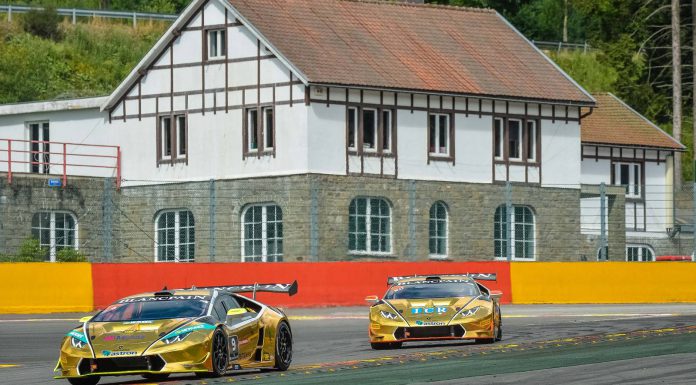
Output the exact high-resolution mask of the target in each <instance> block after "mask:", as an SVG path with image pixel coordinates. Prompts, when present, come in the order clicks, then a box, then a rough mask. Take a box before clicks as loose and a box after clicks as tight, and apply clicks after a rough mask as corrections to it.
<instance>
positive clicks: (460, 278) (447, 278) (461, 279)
mask: <svg viewBox="0 0 696 385" xmlns="http://www.w3.org/2000/svg"><path fill="white" fill-rule="evenodd" d="M425 282H427V283H429V284H432V283H451V282H456V283H465V282H474V279H473V278H471V277H468V276H466V275H438V276H417V277H408V278H403V279H399V280H398V281H397V282H395V283H394V286H398V285H413V284H417V283H425Z"/></svg>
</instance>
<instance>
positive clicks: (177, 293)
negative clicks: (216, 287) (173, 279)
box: [123, 289, 213, 299]
mask: <svg viewBox="0 0 696 385" xmlns="http://www.w3.org/2000/svg"><path fill="white" fill-rule="evenodd" d="M164 291H166V292H168V293H171V295H172V296H173V297H188V296H211V295H212V294H213V289H177V290H164ZM158 293H162V292H149V293H139V294H134V295H131V296H128V297H125V298H123V299H129V298H143V297H157V296H161V294H158ZM182 299H185V298H182ZM191 299H193V298H191Z"/></svg>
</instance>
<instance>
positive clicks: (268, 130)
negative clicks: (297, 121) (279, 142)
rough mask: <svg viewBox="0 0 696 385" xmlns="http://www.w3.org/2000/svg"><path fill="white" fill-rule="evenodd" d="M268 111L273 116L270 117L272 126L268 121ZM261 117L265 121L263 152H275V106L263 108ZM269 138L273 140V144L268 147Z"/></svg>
mask: <svg viewBox="0 0 696 385" xmlns="http://www.w3.org/2000/svg"><path fill="white" fill-rule="evenodd" d="M268 111H270V113H271V116H270V125H269V124H268V123H269V119H268ZM261 116H262V120H263V150H264V151H266V150H271V151H272V150H273V148H275V139H276V138H275V135H273V134H274V132H273V126H274V125H275V111H274V109H273V106H266V107H261ZM268 138H272V139H273V140H272V143H271V145H270V146H269V145H268Z"/></svg>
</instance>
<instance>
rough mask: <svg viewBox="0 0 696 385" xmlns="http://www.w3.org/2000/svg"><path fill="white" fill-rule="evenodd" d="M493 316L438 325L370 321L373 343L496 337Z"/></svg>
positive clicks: (371, 340)
mask: <svg viewBox="0 0 696 385" xmlns="http://www.w3.org/2000/svg"><path fill="white" fill-rule="evenodd" d="M493 326H494V324H493V317H487V318H484V319H480V320H475V321H471V322H459V323H452V324H444V325H436V326H419V325H409V324H407V323H405V322H403V323H388V324H385V323H380V322H370V326H369V337H370V342H371V343H381V342H384V343H388V342H408V341H443V340H463V339H484V338H494V337H495V332H494V327H493Z"/></svg>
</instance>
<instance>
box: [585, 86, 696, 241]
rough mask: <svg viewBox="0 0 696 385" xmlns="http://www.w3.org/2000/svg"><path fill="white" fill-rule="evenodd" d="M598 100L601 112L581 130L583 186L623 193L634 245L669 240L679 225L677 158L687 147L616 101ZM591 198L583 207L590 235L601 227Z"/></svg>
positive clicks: (610, 97)
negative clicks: (636, 241) (675, 186)
mask: <svg viewBox="0 0 696 385" xmlns="http://www.w3.org/2000/svg"><path fill="white" fill-rule="evenodd" d="M595 98H596V99H597V107H598V108H597V109H596V110H595V111H594V113H593V114H592V115H591V116H589V117H588V118H587V119H585V120H583V124H582V183H584V184H587V185H595V186H596V185H599V184H601V183H604V184H605V185H607V186H622V187H623V188H624V191H622V192H623V193H624V199H625V215H626V222H625V226H626V231H627V239H628V242H629V243H630V241H631V237H633V238H636V237H638V238H641V237H642V238H645V237H648V238H653V239H654V238H666V237H667V236H668V234H667V233H668V229H671V228H673V227H674V224H675V218H674V207H673V205H674V192H673V179H674V175H673V173H674V170H673V167H674V153H675V152H676V151H683V150H684V146H683V145H682V144H681V143H679V142H678V141H676V140H675V139H674V138H672V137H671V136H669V135H668V134H667V133H665V132H664V131H662V130H661V129H660V128H659V127H657V126H656V125H655V124H653V123H652V122H650V121H649V120H647V119H646V118H645V117H643V116H642V115H640V114H639V113H638V112H636V111H635V110H633V109H632V108H631V107H630V106H628V105H627V104H625V103H624V102H623V101H621V100H620V99H618V98H617V97H616V96H614V95H612V94H595ZM592 195H593V194H590V195H588V196H585V197H584V198H583V199H582V204H581V207H582V229H583V232H585V233H593V232H595V233H596V232H598V231H599V230H600V225H601V223H600V222H601V215H600V207H601V202H600V198H599V197H598V196H596V194H594V196H592ZM643 242H646V241H645V240H642V241H641V243H643ZM648 243H651V242H648ZM646 246H647V247H651V246H650V245H646ZM629 247H630V246H629ZM636 247H638V246H636Z"/></svg>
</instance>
